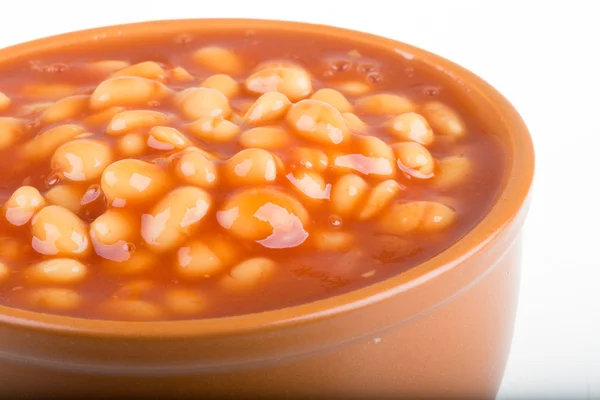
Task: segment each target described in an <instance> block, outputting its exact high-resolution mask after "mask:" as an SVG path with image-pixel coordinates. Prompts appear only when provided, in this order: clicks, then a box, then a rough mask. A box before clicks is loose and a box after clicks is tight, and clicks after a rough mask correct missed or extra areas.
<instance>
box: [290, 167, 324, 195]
mask: <svg viewBox="0 0 600 400" xmlns="http://www.w3.org/2000/svg"><path fill="white" fill-rule="evenodd" d="M285 177H286V178H287V180H288V181H289V182H290V183H291V184H292V186H294V188H295V189H297V190H298V191H299V192H300V193H301V194H302V195H304V196H305V197H306V198H308V199H309V200H324V199H329V196H330V193H331V184H330V183H325V179H323V177H322V176H321V175H320V174H319V173H317V172H315V171H311V170H296V171H293V172H290V173H289V174H287V175H286V176H285Z"/></svg>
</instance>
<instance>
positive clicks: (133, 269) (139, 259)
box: [100, 249, 160, 276]
mask: <svg viewBox="0 0 600 400" xmlns="http://www.w3.org/2000/svg"><path fill="white" fill-rule="evenodd" d="M117 254H119V253H117ZM120 254H126V253H124V252H122V253H120ZM113 258H115V257H113ZM159 261H160V260H159V259H158V258H157V257H156V254H154V253H152V252H151V251H148V250H145V249H135V251H133V252H131V251H130V252H129V258H128V259H125V260H122V261H114V260H110V259H104V260H102V261H101V262H100V268H101V269H102V270H104V271H106V272H108V273H109V274H113V275H121V276H129V275H137V274H141V273H143V272H147V271H149V270H151V269H152V268H154V267H156V266H157V265H158V262H159Z"/></svg>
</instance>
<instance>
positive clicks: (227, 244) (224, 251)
mask: <svg viewBox="0 0 600 400" xmlns="http://www.w3.org/2000/svg"><path fill="white" fill-rule="evenodd" d="M200 240H201V241H202V242H203V243H204V244H206V246H208V248H209V249H211V251H212V252H213V253H215V255H216V256H217V257H219V260H221V262H222V263H223V265H225V266H229V265H232V264H233V263H235V262H237V261H239V260H240V258H242V257H244V255H245V253H246V249H245V247H244V245H245V243H241V242H240V241H239V240H237V239H235V238H232V237H231V236H229V235H226V234H223V233H215V232H208V233H207V234H205V235H204V236H202V237H201V238H200Z"/></svg>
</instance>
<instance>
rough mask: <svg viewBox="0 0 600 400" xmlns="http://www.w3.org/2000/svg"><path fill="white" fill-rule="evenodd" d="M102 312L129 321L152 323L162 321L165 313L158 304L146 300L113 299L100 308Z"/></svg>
mask: <svg viewBox="0 0 600 400" xmlns="http://www.w3.org/2000/svg"><path fill="white" fill-rule="evenodd" d="M100 312H101V313H103V314H106V315H109V316H111V317H114V318H118V319H121V320H127V321H152V320H157V319H160V318H161V317H162V316H163V313H164V311H163V310H162V308H161V307H159V306H158V305H156V304H153V303H150V302H147V301H144V300H118V299H111V300H109V301H108V302H106V303H105V304H102V305H101V306H100Z"/></svg>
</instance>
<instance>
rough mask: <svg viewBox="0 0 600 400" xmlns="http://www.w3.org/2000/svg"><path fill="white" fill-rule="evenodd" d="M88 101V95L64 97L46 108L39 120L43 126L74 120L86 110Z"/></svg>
mask: <svg viewBox="0 0 600 400" xmlns="http://www.w3.org/2000/svg"><path fill="white" fill-rule="evenodd" d="M89 101H90V96H88V95H75V96H69V97H65V98H63V99H60V100H58V101H57V102H56V103H54V104H52V105H51V106H50V107H48V108H46V109H45V110H44V112H42V115H41V116H40V119H41V121H42V122H43V123H44V124H52V123H55V122H62V121H65V120H67V119H70V118H75V117H77V116H79V115H81V114H83V113H84V112H85V111H86V110H87V108H88V104H89Z"/></svg>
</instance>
